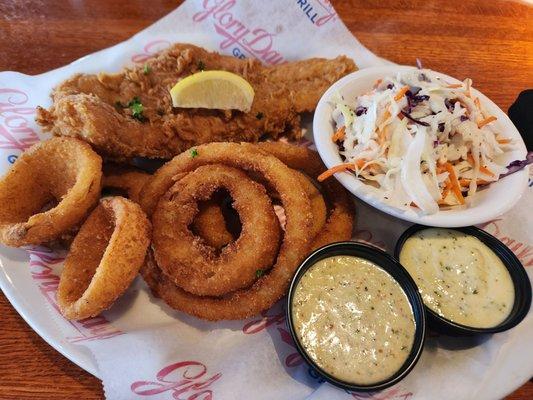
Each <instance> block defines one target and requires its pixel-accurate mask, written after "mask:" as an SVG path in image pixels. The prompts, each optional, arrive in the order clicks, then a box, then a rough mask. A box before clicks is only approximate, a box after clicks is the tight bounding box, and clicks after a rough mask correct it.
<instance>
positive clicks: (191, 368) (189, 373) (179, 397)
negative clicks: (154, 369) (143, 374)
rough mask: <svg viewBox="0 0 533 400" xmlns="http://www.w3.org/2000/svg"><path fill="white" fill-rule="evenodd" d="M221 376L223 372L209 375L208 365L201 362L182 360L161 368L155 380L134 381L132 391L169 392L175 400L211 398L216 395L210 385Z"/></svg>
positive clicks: (151, 394) (141, 394) (142, 392)
mask: <svg viewBox="0 0 533 400" xmlns="http://www.w3.org/2000/svg"><path fill="white" fill-rule="evenodd" d="M221 376H222V374H221V373H218V374H215V375H211V376H209V374H208V373H207V367H206V366H205V365H204V364H202V363H201V362H198V361H181V362H177V363H174V364H170V365H168V366H166V367H164V368H163V369H161V370H160V371H159V372H158V373H157V375H156V381H155V382H154V381H137V382H134V383H132V384H131V391H132V392H133V393H135V394H138V395H140V396H155V395H158V394H161V393H164V392H169V394H172V398H173V399H175V400H211V399H213V398H214V397H213V391H212V390H211V389H209V386H211V384H212V383H213V382H215V381H217V380H218V379H220V377H221Z"/></svg>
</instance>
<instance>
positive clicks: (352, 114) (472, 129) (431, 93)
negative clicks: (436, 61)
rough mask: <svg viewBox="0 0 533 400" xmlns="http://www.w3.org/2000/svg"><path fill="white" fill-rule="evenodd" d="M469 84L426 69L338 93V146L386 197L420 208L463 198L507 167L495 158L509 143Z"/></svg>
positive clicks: (360, 174) (430, 210) (388, 200)
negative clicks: (351, 94) (346, 95)
mask: <svg viewBox="0 0 533 400" xmlns="http://www.w3.org/2000/svg"><path fill="white" fill-rule="evenodd" d="M470 88H471V80H469V79H466V80H465V81H464V82H463V83H462V84H461V85H456V84H450V83H448V82H445V81H444V80H442V79H440V78H438V77H437V76H436V75H435V74H434V73H433V72H432V71H431V70H426V69H424V70H413V71H409V72H407V73H401V74H397V75H396V76H394V77H386V78H384V79H381V80H379V81H378V82H376V84H375V87H374V89H373V90H372V91H370V92H369V93H366V94H364V95H362V96H359V97H357V98H356V99H355V100H354V101H353V103H352V102H347V101H345V100H344V99H342V100H341V97H340V96H337V99H335V100H334V103H335V110H334V111H333V114H332V116H333V120H334V121H335V123H336V127H337V129H341V128H342V127H344V137H343V138H341V139H340V140H339V141H338V142H337V144H338V145H339V153H340V154H341V156H342V157H343V158H344V159H345V162H347V163H352V162H353V163H354V166H353V169H354V171H355V175H356V176H357V177H358V178H359V179H361V180H362V181H364V182H365V183H368V184H370V185H372V186H374V187H376V188H377V189H378V190H377V192H378V193H379V196H381V200H382V201H384V202H385V203H387V204H390V205H393V206H395V207H399V208H402V209H410V208H411V207H413V206H415V207H416V208H418V209H420V210H421V212H423V213H425V214H434V213H436V212H437V211H438V210H439V207H443V206H444V207H445V206H455V205H459V204H464V203H465V197H466V196H468V197H470V196H472V195H474V194H475V192H476V191H477V190H478V189H479V187H480V186H484V185H487V184H489V183H491V182H494V181H496V180H498V177H499V175H500V174H503V173H505V172H506V171H507V169H506V168H505V167H504V166H503V165H500V164H498V162H497V161H496V157H497V156H499V155H501V154H502V153H503V152H504V151H506V150H508V149H509V148H510V147H511V146H512V145H513V144H512V142H511V141H510V140H509V139H506V138H505V137H504V136H503V135H501V134H500V133H498V132H496V131H495V130H494V129H493V127H492V126H493V124H491V122H492V121H493V119H494V118H493V117H491V116H490V115H489V114H488V113H487V112H486V110H485V109H484V108H483V106H482V105H481V104H480V101H479V99H477V98H475V97H474V96H473V94H472V93H471V90H470ZM449 171H451V172H453V173H452V174H451V173H450V172H449ZM454 175H455V176H454Z"/></svg>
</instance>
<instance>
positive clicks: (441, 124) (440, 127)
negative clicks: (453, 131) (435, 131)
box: [439, 122, 444, 132]
mask: <svg viewBox="0 0 533 400" xmlns="http://www.w3.org/2000/svg"><path fill="white" fill-rule="evenodd" d="M439 132H444V122H440V123H439Z"/></svg>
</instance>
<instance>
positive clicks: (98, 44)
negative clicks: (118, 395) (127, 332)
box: [0, 0, 533, 400]
mask: <svg viewBox="0 0 533 400" xmlns="http://www.w3.org/2000/svg"><path fill="white" fill-rule="evenodd" d="M333 4H334V5H335V7H336V10H337V12H338V13H339V14H340V16H341V18H342V20H343V21H344V22H345V23H346V25H347V26H348V28H349V29H350V30H351V31H352V32H353V33H354V34H355V36H357V37H358V38H359V40H360V41H361V42H362V43H363V44H364V45H366V46H367V47H368V48H369V49H370V50H372V51H373V52H375V53H377V54H378V55H380V56H382V57H385V58H388V59H389V60H392V61H394V62H397V63H400V64H414V62H415V59H416V58H417V57H418V58H420V59H421V60H422V61H423V62H424V65H425V66H426V67H429V68H433V69H435V70H439V71H442V72H445V73H448V74H450V75H453V76H456V77H458V78H461V79H462V78H465V77H471V78H472V79H473V80H474V84H475V85H476V86H477V87H478V88H479V89H480V90H481V91H483V92H484V93H485V94H486V95H488V96H489V97H490V98H492V99H493V100H494V101H495V102H496V104H498V105H499V106H500V107H502V108H503V109H504V110H507V109H508V107H509V105H510V104H511V103H512V102H513V100H514V99H515V98H516V96H517V95H518V93H519V92H520V91H521V90H523V89H525V88H527V87H529V88H532V87H533V7H532V6H527V5H526V4H524V3H522V2H512V1H492V0H491V1H486V0H475V1H473V0H470V1H465V0H447V1H433V0H422V1H414V0H401V1H390V2H382V1H369V0H366V1H333ZM385 4H386V5H385ZM175 7H177V3H176V2H174V1H169V0H151V1H149V2H148V1H140V0H116V1H107V0H91V1H66V0H53V1H51V0H50V1H42V0H38V1H30V0H2V1H0V39H1V40H0V46H1V49H0V71H2V70H14V71H20V72H23V73H27V74H38V73H41V72H45V71H48V70H50V69H53V68H56V67H60V66H62V65H64V64H67V63H69V62H71V61H74V60H76V59H78V58H79V57H82V56H84V55H86V54H89V53H92V52H94V51H96V50H100V49H103V48H106V47H108V46H111V45H113V44H116V43H118V42H120V41H123V40H125V39H128V38H129V37H130V36H132V35H133V34H135V33H136V32H138V31H139V30H141V29H143V28H145V27H147V26H148V25H150V24H151V23H152V22H154V21H156V20H158V19H159V18H161V17H163V16H164V15H166V14H167V13H169V12H170V11H172V10H173V9H174V8H175ZM0 315H2V318H1V322H0V399H101V398H103V392H102V385H101V383H100V381H99V380H98V379H96V378H94V377H93V376H91V375H89V374H88V373H86V372H85V371H83V370H82V369H80V368H78V367H77V366H76V365H74V364H73V363H71V362H70V361H68V360H67V359H66V358H64V357H63V356H61V355H60V354H59V353H58V352H56V351H55V350H54V349H53V348H51V347H50V346H49V345H48V344H46V343H45V342H44V341H43V340H42V339H41V338H40V337H39V336H38V335H37V334H36V333H35V332H33V331H32V330H31V329H30V328H29V326H28V325H27V324H26V323H25V322H24V321H23V320H22V318H21V317H20V316H19V315H18V314H17V312H16V311H15V310H14V309H13V307H12V306H11V305H10V304H9V302H8V301H7V300H6V298H5V297H4V295H3V294H0ZM532 398H533V383H532V382H531V381H530V382H528V383H527V384H525V385H524V386H522V387H521V388H520V389H518V390H517V391H516V392H514V393H513V394H512V395H510V396H509V399H514V400H517V399H532Z"/></svg>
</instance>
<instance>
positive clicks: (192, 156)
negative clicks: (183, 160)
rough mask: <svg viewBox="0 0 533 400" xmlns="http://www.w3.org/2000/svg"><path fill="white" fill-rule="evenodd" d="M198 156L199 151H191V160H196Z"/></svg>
mask: <svg viewBox="0 0 533 400" xmlns="http://www.w3.org/2000/svg"><path fill="white" fill-rule="evenodd" d="M197 155H198V150H197V149H191V158H194V157H196V156H197Z"/></svg>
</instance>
